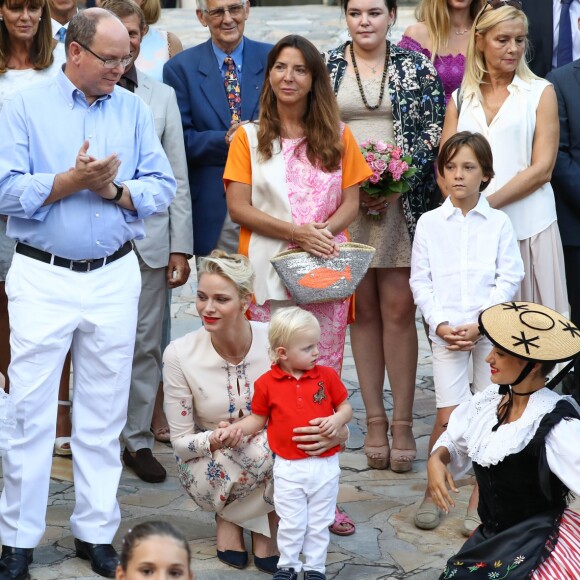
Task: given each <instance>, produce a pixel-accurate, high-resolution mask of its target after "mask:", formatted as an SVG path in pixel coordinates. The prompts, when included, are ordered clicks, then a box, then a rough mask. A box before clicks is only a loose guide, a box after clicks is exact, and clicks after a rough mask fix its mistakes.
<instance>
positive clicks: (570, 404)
mask: <svg viewBox="0 0 580 580" xmlns="http://www.w3.org/2000/svg"><path fill="white" fill-rule="evenodd" d="M498 389H499V387H498V386H496V385H493V386H490V387H488V388H487V389H486V390H485V391H483V392H481V393H477V394H476V395H474V397H473V398H472V399H471V401H468V402H466V403H463V404H461V405H460V406H459V407H457V409H456V410H455V411H453V414H452V415H451V418H450V420H449V425H448V428H447V431H446V432H445V433H444V434H443V435H442V436H441V437H440V438H439V440H438V441H437V443H436V444H435V446H434V448H433V450H435V449H437V448H438V447H441V446H444V447H446V448H447V449H448V450H449V454H450V456H451V463H450V464H449V470H450V471H451V473H452V474H453V476H454V477H455V478H458V477H461V475H462V474H464V473H465V472H466V471H467V469H468V468H469V467H470V465H471V464H472V462H473V469H474V471H475V475H476V478H477V482H478V484H479V489H480V491H479V493H480V499H479V506H478V512H479V515H480V518H481V520H482V522H483V523H482V525H481V526H479V528H477V530H476V531H475V532H474V533H473V535H472V536H471V537H470V538H469V539H468V540H467V542H466V543H465V544H464V546H463V547H462V548H461V550H460V551H459V553H458V554H456V555H455V556H453V557H452V558H450V559H449V561H448V563H447V566H446V568H445V570H444V571H443V574H441V576H440V580H448V579H450V578H454V579H455V580H458V579H461V578H470V579H474V580H478V579H482V580H494V579H500V578H508V579H509V580H512V579H518V580H519V579H524V578H526V579H527V578H530V579H532V580H548V579H553V580H578V578H580V543H579V541H578V538H579V537H580V515H579V514H577V513H576V512H573V511H571V510H570V509H568V508H567V505H568V503H569V499H570V492H572V493H575V494H578V493H579V492H580V448H579V447H578V441H580V414H579V412H580V408H579V407H578V405H577V404H576V403H575V402H574V401H573V399H572V398H571V397H560V396H559V395H557V394H556V393H554V392H552V391H550V390H548V389H540V390H539V391H537V392H535V393H534V394H532V395H531V396H530V399H529V402H528V405H527V407H526V409H525V411H524V413H523V415H522V416H521V417H520V418H519V419H518V420H516V421H513V422H511V423H505V424H503V425H501V426H500V427H499V428H498V429H497V430H496V431H493V430H492V428H493V427H494V425H495V424H496V423H497V407H498V404H499V402H500V400H501V399H502V395H500V394H499V392H498Z"/></svg>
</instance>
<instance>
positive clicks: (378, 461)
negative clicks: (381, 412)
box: [364, 417, 391, 469]
mask: <svg viewBox="0 0 580 580" xmlns="http://www.w3.org/2000/svg"><path fill="white" fill-rule="evenodd" d="M376 423H381V424H384V426H385V442H386V443H385V444H384V445H367V444H366V442H365V445H364V452H365V455H366V456H367V465H368V466H369V467H370V468H371V469H387V467H388V466H389V457H390V455H391V449H390V447H389V438H388V435H387V433H388V431H389V422H388V420H387V418H386V417H371V418H370V419H367V427H368V426H369V425H374V424H376ZM367 437H368V429H367ZM365 439H366V438H365Z"/></svg>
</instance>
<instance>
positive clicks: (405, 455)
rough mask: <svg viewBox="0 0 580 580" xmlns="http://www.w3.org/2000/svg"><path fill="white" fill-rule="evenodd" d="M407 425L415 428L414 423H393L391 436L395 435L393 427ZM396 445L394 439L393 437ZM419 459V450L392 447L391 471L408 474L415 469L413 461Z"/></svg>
mask: <svg viewBox="0 0 580 580" xmlns="http://www.w3.org/2000/svg"><path fill="white" fill-rule="evenodd" d="M396 425H405V426H407V427H411V429H412V428H413V421H391V435H393V426H396ZM393 443H394V437H393ZM416 457H417V449H416V448H415V449H398V448H397V447H392V449H391V462H390V466H391V470H392V471H394V472H395V473H406V472H407V471H411V469H413V461H415V458H416Z"/></svg>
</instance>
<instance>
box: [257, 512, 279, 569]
mask: <svg viewBox="0 0 580 580" xmlns="http://www.w3.org/2000/svg"><path fill="white" fill-rule="evenodd" d="M268 523H269V524H270V537H269V538H267V537H266V536H264V535H262V534H256V533H252V542H253V548H254V556H258V558H269V557H270V556H277V555H278V544H277V542H276V535H277V533H278V516H277V515H276V512H270V513H269V514H268Z"/></svg>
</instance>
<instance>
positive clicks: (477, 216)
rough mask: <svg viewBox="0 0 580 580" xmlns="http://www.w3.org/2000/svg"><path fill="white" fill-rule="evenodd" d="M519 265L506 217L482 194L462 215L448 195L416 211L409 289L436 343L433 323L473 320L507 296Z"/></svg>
mask: <svg viewBox="0 0 580 580" xmlns="http://www.w3.org/2000/svg"><path fill="white" fill-rule="evenodd" d="M523 277H524V265H523V262H522V258H521V256H520V251H519V247H518V244H517V241H516V237H515V234H514V229H513V227H512V225H511V222H510V219H509V218H508V216H507V215H506V214H505V213H504V212H502V211H500V210H496V209H492V208H491V207H490V205H489V203H488V202H487V200H486V198H485V196H484V195H483V194H482V195H480V197H479V201H478V202H477V205H476V206H475V207H474V208H473V209H472V210H471V211H469V212H468V213H467V215H465V216H464V215H463V213H462V212H461V210H460V209H459V208H456V207H454V206H453V204H452V203H451V200H450V199H449V198H447V199H446V200H445V202H444V203H443V205H441V207H438V208H437V209H434V210H432V211H429V212H427V213H425V214H423V215H422V216H421V218H420V219H419V221H418V222H417V230H416V232H415V239H414V241H413V253H412V256H411V290H412V291H413V298H414V299H415V304H416V305H417V306H418V307H419V308H420V309H421V312H422V314H423V316H424V317H425V320H426V321H427V323H428V324H429V337H430V338H431V340H432V341H434V342H435V343H437V344H441V345H446V344H447V343H446V342H445V341H444V340H443V339H442V338H439V337H438V336H437V335H436V333H435V331H436V329H437V326H438V325H439V324H441V323H443V322H447V323H448V324H450V325H451V326H456V325H458V324H469V323H472V322H477V318H478V316H479V313H480V312H481V311H482V310H484V309H485V308H488V307H489V306H492V305H494V304H498V303H500V302H507V301H509V300H512V299H513V297H514V295H515V293H516V292H517V290H518V287H519V284H520V281H521V280H522V278H523Z"/></svg>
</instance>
